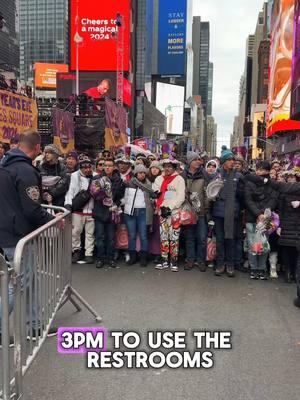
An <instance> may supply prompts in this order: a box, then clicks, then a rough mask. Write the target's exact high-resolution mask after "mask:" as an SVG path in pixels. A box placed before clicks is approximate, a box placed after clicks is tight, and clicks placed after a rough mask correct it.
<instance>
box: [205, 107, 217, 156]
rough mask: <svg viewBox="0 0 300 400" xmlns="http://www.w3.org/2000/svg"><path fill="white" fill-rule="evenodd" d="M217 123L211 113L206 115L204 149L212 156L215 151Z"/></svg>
mask: <svg viewBox="0 0 300 400" xmlns="http://www.w3.org/2000/svg"><path fill="white" fill-rule="evenodd" d="M217 130H218V127H217V124H216V122H215V119H214V117H212V116H211V115H209V116H207V117H206V151H207V152H208V153H209V156H210V157H214V156H215V155H216V151H217Z"/></svg>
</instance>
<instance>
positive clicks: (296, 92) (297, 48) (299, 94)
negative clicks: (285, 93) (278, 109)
mask: <svg viewBox="0 0 300 400" xmlns="http://www.w3.org/2000/svg"><path fill="white" fill-rule="evenodd" d="M294 21H295V22H294V54H293V73H292V77H293V78H292V104H291V107H292V111H291V117H292V118H293V119H297V120H300V2H299V1H296V2H295V18H294Z"/></svg>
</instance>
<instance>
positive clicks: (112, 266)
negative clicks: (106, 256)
mask: <svg viewBox="0 0 300 400" xmlns="http://www.w3.org/2000/svg"><path fill="white" fill-rule="evenodd" d="M108 265H109V266H110V268H117V264H116V262H115V261H110V262H109V264H108Z"/></svg>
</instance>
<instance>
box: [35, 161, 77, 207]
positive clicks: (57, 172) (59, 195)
mask: <svg viewBox="0 0 300 400" xmlns="http://www.w3.org/2000/svg"><path fill="white" fill-rule="evenodd" d="M39 171H40V173H41V176H42V177H43V176H59V177H60V178H61V179H60V181H59V182H58V183H57V184H56V185H55V186H54V187H52V188H47V189H46V191H47V192H48V193H49V194H50V195H51V196H52V198H53V200H52V203H53V205H55V206H59V207H62V206H63V205H64V200H65V195H66V193H67V191H68V189H69V184H70V177H69V175H68V173H67V169H66V167H65V165H64V164H63V163H62V162H60V161H59V162H57V163H56V164H49V163H47V162H46V161H43V162H42V163H41V164H40V166H39Z"/></svg>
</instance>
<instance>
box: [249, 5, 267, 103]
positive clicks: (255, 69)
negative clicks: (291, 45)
mask: <svg viewBox="0 0 300 400" xmlns="http://www.w3.org/2000/svg"><path fill="white" fill-rule="evenodd" d="M267 39H268V4H267V3H265V4H264V6H263V9H262V11H260V12H259V14H258V18H257V23H256V29H255V33H254V40H253V50H252V83H251V84H252V86H251V105H252V104H257V103H259V101H258V99H257V97H258V81H259V76H258V75H259V68H260V64H259V55H260V54H259V48H260V44H261V42H262V41H263V40H267Z"/></svg>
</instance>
